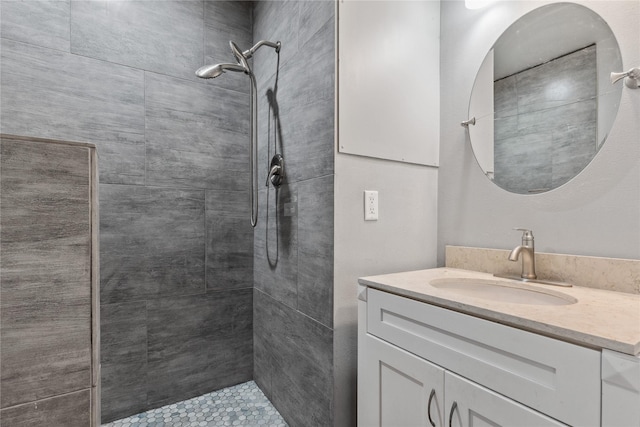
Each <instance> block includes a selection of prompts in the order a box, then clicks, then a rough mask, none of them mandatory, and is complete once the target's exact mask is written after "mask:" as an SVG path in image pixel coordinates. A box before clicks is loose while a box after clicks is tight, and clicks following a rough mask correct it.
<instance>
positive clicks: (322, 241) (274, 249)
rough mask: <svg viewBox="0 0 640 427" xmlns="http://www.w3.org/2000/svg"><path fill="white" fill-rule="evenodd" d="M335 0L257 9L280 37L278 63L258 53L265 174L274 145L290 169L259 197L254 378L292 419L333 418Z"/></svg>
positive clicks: (269, 33)
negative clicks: (279, 182)
mask: <svg viewBox="0 0 640 427" xmlns="http://www.w3.org/2000/svg"><path fill="white" fill-rule="evenodd" d="M334 7H335V4H334V3H333V2H331V1H286V2H281V1H263V2H256V6H255V9H254V27H253V35H254V41H257V40H262V39H267V40H272V41H277V40H280V41H281V42H282V49H281V51H280V61H279V63H278V55H276V54H274V52H273V51H272V50H270V49H267V48H263V49H261V50H260V51H258V52H257V53H256V55H255V57H254V58H255V59H254V68H255V72H256V76H257V79H258V93H259V102H260V103H259V117H260V126H259V132H260V133H259V138H260V140H259V148H260V150H259V154H260V159H259V166H260V177H266V173H267V167H268V162H269V161H270V158H271V156H272V155H273V154H274V153H276V152H280V153H282V154H283V156H284V158H285V167H286V181H285V184H284V185H283V186H282V187H280V188H279V189H278V190H274V188H273V187H270V188H269V189H266V188H264V187H263V189H262V190H261V191H260V195H259V196H260V197H259V208H260V209H259V222H258V226H257V227H256V229H255V234H254V285H255V290H254V335H253V340H254V358H255V366H254V377H255V381H256V382H257V383H258V385H259V386H260V388H262V390H264V392H265V394H266V395H267V397H269V399H270V400H271V401H272V402H273V404H274V405H275V406H276V408H277V409H278V410H279V411H280V413H281V414H282V416H283V417H284V418H285V420H286V421H287V422H288V423H289V424H290V425H291V426H305V427H309V426H330V425H333V413H332V407H333V173H334V169H333V156H334V138H333V135H334V123H333V120H334V80H335V76H334V66H335V60H334V55H335V46H334V45H335V43H334V37H335V36H334V23H335V22H334ZM269 99H271V102H269ZM260 182H262V178H261V180H260Z"/></svg>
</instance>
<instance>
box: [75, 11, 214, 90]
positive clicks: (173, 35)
mask: <svg viewBox="0 0 640 427" xmlns="http://www.w3.org/2000/svg"><path fill="white" fill-rule="evenodd" d="M203 40H204V6H203V3H202V2H201V1H137V0H133V1H85V0H79V1H76V0H73V1H71V52H72V53H75V54H78V55H84V56H89V57H92V58H97V59H102V60H105V61H109V62H114V63H117V64H124V65H128V66H131V67H135V68H140V69H143V70H149V71H155V72H158V73H163V74H168V75H172V76H177V77H183V78H189V79H193V80H195V79H196V77H195V71H196V70H197V69H198V68H199V67H200V66H201V65H202V57H203V51H204V47H203V46H204V41H203Z"/></svg>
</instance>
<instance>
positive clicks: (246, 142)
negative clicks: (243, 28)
mask: <svg viewBox="0 0 640 427" xmlns="http://www.w3.org/2000/svg"><path fill="white" fill-rule="evenodd" d="M146 106H147V112H146V129H147V132H146V140H147V184H150V185H162V186H171V187H193V188H209V189H220V190H236V191H237V190H243V189H245V188H246V186H247V182H248V181H249V175H248V174H249V148H250V137H249V117H250V115H249V114H250V111H249V97H248V95H247V94H243V93H239V92H235V91H230V90H226V89H221V88H219V87H216V86H214V85H210V86H208V85H202V84H198V83H193V82H189V81H185V80H180V79H176V78H172V77H167V76H162V75H158V74H153V73H147V75H146Z"/></svg>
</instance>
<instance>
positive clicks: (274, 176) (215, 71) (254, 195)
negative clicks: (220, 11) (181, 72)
mask: <svg viewBox="0 0 640 427" xmlns="http://www.w3.org/2000/svg"><path fill="white" fill-rule="evenodd" d="M262 46H269V47H272V48H274V49H275V51H276V53H278V54H279V53H280V46H281V43H280V42H276V43H274V42H270V41H266V40H260V41H259V42H258V43H256V44H255V45H254V46H253V47H252V48H251V49H248V50H246V51H244V52H242V51H241V50H240V48H238V45H236V44H235V42H233V41H229V47H231V51H232V52H233V56H234V57H235V58H236V61H237V63H236V64H233V63H223V64H213V65H205V66H204V67H200V68H199V69H198V70H197V71H196V76H198V77H200V78H203V79H213V78H216V77H218V76H220V75H222V74H223V73H224V72H226V71H234V72H243V73H245V74H247V75H248V76H249V79H250V82H251V156H250V157H249V168H250V169H251V226H252V227H255V226H256V224H257V222H258V170H257V169H258V99H257V89H256V77H255V75H254V74H253V71H252V70H251V66H250V65H249V61H248V60H249V58H251V57H252V56H253V55H254V54H255V53H256V51H257V50H258V49H260V48H261V47H262ZM281 157H282V156H281ZM283 167H284V164H283V163H281V164H280V166H279V169H278V170H277V171H274V172H273V173H270V175H269V178H268V179H270V180H271V182H272V183H273V184H274V185H276V186H277V185H279V184H280V182H281V181H282V176H284V171H283ZM267 182H268V181H267ZM276 182H277V183H276Z"/></svg>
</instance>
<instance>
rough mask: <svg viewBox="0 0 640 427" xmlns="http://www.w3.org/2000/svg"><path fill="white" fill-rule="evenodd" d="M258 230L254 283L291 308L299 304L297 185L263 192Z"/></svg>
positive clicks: (255, 235) (255, 245)
mask: <svg viewBox="0 0 640 427" xmlns="http://www.w3.org/2000/svg"><path fill="white" fill-rule="evenodd" d="M258 201H259V211H258V213H259V215H258V224H257V226H256V228H255V229H254V235H253V236H254V237H253V241H254V249H253V252H254V264H253V283H254V286H255V288H256V289H259V290H261V291H262V292H264V293H266V294H268V295H271V296H272V297H273V298H275V299H276V300H278V301H280V302H283V303H284V304H287V305H288V306H290V307H296V305H297V282H298V224H297V223H298V221H297V217H298V213H297V210H298V197H297V191H296V188H295V186H294V185H283V186H281V187H280V188H279V189H278V190H274V188H273V187H270V188H269V190H268V191H266V190H261V191H260V192H259V197H258Z"/></svg>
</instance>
